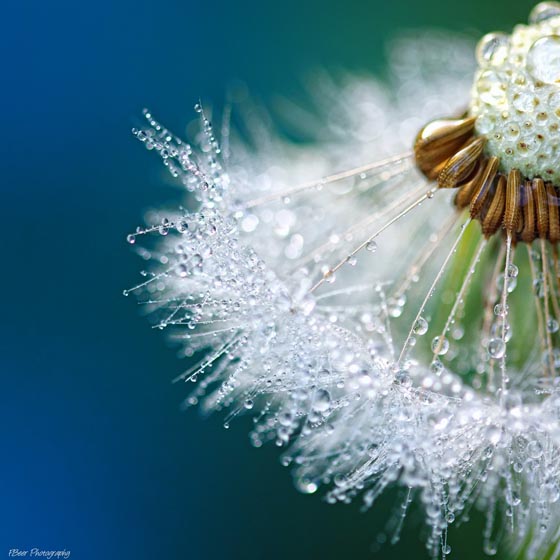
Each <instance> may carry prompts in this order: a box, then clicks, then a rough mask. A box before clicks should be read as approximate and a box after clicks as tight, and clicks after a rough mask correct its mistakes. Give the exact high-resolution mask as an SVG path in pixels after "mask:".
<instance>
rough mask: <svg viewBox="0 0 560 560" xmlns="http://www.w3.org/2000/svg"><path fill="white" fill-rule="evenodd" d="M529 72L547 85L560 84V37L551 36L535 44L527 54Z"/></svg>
mask: <svg viewBox="0 0 560 560" xmlns="http://www.w3.org/2000/svg"><path fill="white" fill-rule="evenodd" d="M527 70H528V71H529V73H530V74H531V76H533V78H535V79H536V80H539V81H541V82H544V83H545V84H558V83H560V37H559V36H557V35H550V36H549V37H542V38H541V39H538V40H537V41H535V43H533V46H532V47H531V48H530V49H529V52H528V53H527Z"/></svg>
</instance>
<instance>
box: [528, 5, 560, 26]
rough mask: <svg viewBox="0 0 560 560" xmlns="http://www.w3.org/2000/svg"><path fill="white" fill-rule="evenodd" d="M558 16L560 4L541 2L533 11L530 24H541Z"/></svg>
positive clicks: (559, 14)
mask: <svg viewBox="0 0 560 560" xmlns="http://www.w3.org/2000/svg"><path fill="white" fill-rule="evenodd" d="M558 16H560V4H559V3H558V2H540V3H539V4H537V5H536V6H535V7H534V8H533V9H532V10H531V14H530V15H529V23H532V24H535V23H541V22H542V21H546V20H547V19H551V18H553V17H558Z"/></svg>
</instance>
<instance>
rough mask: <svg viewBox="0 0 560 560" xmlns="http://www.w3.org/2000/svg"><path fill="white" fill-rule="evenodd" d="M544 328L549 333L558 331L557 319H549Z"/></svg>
mask: <svg viewBox="0 0 560 560" xmlns="http://www.w3.org/2000/svg"><path fill="white" fill-rule="evenodd" d="M546 328H547V330H548V332H550V333H555V332H558V321H557V320H556V319H549V320H548V323H547V324H546Z"/></svg>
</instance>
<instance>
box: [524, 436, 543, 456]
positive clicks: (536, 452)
mask: <svg viewBox="0 0 560 560" xmlns="http://www.w3.org/2000/svg"><path fill="white" fill-rule="evenodd" d="M542 454H543V447H542V445H541V444H540V442H539V441H537V440H536V439H534V440H532V441H530V442H529V443H528V444H527V455H529V457H530V458H531V459H539V458H540V457H542Z"/></svg>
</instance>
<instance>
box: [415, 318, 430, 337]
mask: <svg viewBox="0 0 560 560" xmlns="http://www.w3.org/2000/svg"><path fill="white" fill-rule="evenodd" d="M413 331H414V334H417V335H419V336H422V335H424V334H426V333H427V332H428V321H426V319H424V317H419V318H418V320H417V321H416V323H415V324H414V329H413Z"/></svg>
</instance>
